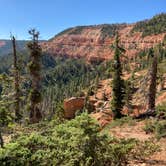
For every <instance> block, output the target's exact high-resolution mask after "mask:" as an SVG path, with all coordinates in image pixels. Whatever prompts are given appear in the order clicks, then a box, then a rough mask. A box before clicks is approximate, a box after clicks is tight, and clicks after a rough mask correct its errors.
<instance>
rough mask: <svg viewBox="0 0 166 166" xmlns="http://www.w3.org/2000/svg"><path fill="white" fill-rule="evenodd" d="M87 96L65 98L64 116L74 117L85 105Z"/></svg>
mask: <svg viewBox="0 0 166 166" xmlns="http://www.w3.org/2000/svg"><path fill="white" fill-rule="evenodd" d="M84 103H85V98H83V97H72V98H70V99H66V100H64V117H65V118H67V119H72V118H74V117H75V113H76V111H78V110H80V109H82V108H83V107H84Z"/></svg>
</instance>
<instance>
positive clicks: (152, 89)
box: [148, 48, 158, 111]
mask: <svg viewBox="0 0 166 166" xmlns="http://www.w3.org/2000/svg"><path fill="white" fill-rule="evenodd" d="M157 52H158V48H155V51H153V52H151V54H150V56H152V57H153V60H152V65H151V71H150V86H149V95H148V110H149V111H154V110H155V97H156V82H157V81H156V80H157V64H158V62H157Z"/></svg>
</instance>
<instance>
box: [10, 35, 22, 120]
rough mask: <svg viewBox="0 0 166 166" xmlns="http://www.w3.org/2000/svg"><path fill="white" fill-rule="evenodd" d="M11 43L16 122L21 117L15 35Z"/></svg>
mask: <svg viewBox="0 0 166 166" xmlns="http://www.w3.org/2000/svg"><path fill="white" fill-rule="evenodd" d="M11 40H12V45H13V66H14V91H15V93H14V100H15V102H14V109H15V120H16V122H18V121H19V120H20V118H21V114H20V85H19V81H20V79H19V69H18V68H19V67H18V61H17V53H16V40H15V37H14V36H12V39H11Z"/></svg>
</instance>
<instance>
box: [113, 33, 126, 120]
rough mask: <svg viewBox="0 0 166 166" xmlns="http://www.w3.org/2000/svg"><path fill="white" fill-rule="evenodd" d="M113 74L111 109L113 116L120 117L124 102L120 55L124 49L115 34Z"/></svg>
mask: <svg viewBox="0 0 166 166" xmlns="http://www.w3.org/2000/svg"><path fill="white" fill-rule="evenodd" d="M114 49H115V52H114V66H113V68H114V74H113V81H112V92H113V94H112V101H111V109H112V111H113V113H114V118H115V119H116V118H121V117H122V113H121V111H122V109H123V106H124V104H125V102H124V95H125V86H124V80H123V79H122V67H121V62H120V56H121V54H122V53H123V52H124V51H125V50H124V49H123V48H121V47H120V46H119V37H118V35H117V36H116V39H115V44H114Z"/></svg>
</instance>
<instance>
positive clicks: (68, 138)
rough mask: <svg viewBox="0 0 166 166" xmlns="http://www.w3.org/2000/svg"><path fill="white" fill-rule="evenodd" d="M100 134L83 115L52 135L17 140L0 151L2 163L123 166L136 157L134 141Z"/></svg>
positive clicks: (95, 125) (18, 138) (56, 127)
mask: <svg viewBox="0 0 166 166" xmlns="http://www.w3.org/2000/svg"><path fill="white" fill-rule="evenodd" d="M99 131H100V128H99V126H98V125H97V124H96V123H95V122H94V120H93V119H91V118H90V117H89V116H88V115H87V114H86V113H83V114H82V115H81V116H77V117H76V118H75V119H74V120H71V121H67V122H66V123H64V124H60V125H56V126H54V127H53V126H52V132H51V133H48V134H44V133H43V134H42V133H38V132H33V133H31V134H29V135H26V134H24V135H21V136H19V137H17V138H16V139H15V140H13V141H12V142H11V143H9V144H7V145H6V146H5V147H4V149H0V164H1V165H2V166H3V165H4V166H6V165H8V166H17V165H18V166H19V165H31V166H36V165H39V166H40V165H53V166H54V165H55V166H75V165H78V166H84V165H85V166H92V165H93V166H109V165H112V166H115V165H119V166H120V165H124V164H126V163H127V162H128V160H129V159H130V158H131V157H133V155H137V154H135V153H133V152H136V153H138V151H136V150H134V149H135V148H136V147H137V146H138V143H137V141H135V140H134V139H128V140H126V139H115V138H112V137H108V136H107V135H103V134H101V133H100V132H99ZM139 145H141V146H143V145H144V144H143V143H141V144H139ZM140 149H141V150H146V149H143V148H140ZM139 153H141V152H139Z"/></svg>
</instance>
